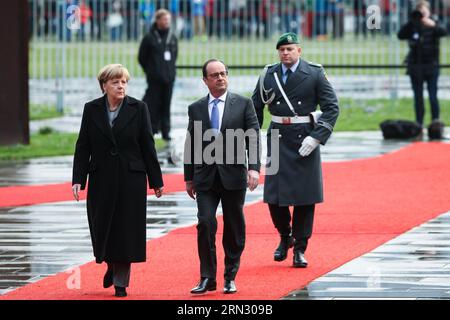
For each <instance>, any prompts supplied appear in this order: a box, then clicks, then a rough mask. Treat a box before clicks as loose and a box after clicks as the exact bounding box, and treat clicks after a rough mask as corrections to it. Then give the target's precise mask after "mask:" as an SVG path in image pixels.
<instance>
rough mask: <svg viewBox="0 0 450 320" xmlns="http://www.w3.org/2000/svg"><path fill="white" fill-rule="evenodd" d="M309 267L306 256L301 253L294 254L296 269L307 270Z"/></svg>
mask: <svg viewBox="0 0 450 320" xmlns="http://www.w3.org/2000/svg"><path fill="white" fill-rule="evenodd" d="M307 266H308V261H306V259H305V254H304V253H303V252H301V251H295V252H294V267H295V268H306V267H307Z"/></svg>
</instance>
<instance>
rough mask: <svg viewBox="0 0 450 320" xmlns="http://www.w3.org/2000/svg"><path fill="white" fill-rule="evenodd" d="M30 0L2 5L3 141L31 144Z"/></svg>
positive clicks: (0, 111)
mask: <svg viewBox="0 0 450 320" xmlns="http://www.w3.org/2000/svg"><path fill="white" fill-rule="evenodd" d="M28 23H29V11H28V1H27V0H14V1H2V5H1V6H0V43H2V45H1V49H0V70H1V73H0V77H1V84H0V145H12V144H17V143H22V144H29V142H30V130H29V124H28V121H29V112H28V41H29V33H28Z"/></svg>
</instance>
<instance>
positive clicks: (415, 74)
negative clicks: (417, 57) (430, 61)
mask: <svg viewBox="0 0 450 320" xmlns="http://www.w3.org/2000/svg"><path fill="white" fill-rule="evenodd" d="M408 73H409V76H410V78H411V85H412V88H413V91H414V109H415V112H416V121H417V122H418V123H420V124H421V125H423V119H424V116H425V107H424V99H423V84H424V82H426V83H427V89H428V96H429V99H430V106H431V119H432V120H437V119H439V101H438V98H437V91H438V77H439V67H437V66H433V65H424V66H420V65H419V66H411V67H409V68H408Z"/></svg>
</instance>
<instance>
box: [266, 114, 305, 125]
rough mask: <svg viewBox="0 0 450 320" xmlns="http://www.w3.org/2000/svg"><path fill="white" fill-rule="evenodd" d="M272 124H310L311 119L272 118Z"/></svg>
mask: <svg viewBox="0 0 450 320" xmlns="http://www.w3.org/2000/svg"><path fill="white" fill-rule="evenodd" d="M272 122H275V123H280V124H291V123H310V122H311V118H310V117H309V116H305V117H279V116H272Z"/></svg>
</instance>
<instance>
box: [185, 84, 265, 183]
mask: <svg viewBox="0 0 450 320" xmlns="http://www.w3.org/2000/svg"><path fill="white" fill-rule="evenodd" d="M208 97H209V96H206V97H204V98H202V99H200V100H198V101H196V102H194V103H193V104H191V105H190V106H189V111H188V115H189V125H188V132H187V137H186V144H185V162H184V163H185V165H184V180H185V181H193V182H194V187H195V189H196V190H197V191H199V190H200V191H206V190H208V189H210V188H211V187H212V185H213V183H214V179H215V176H216V173H217V171H218V172H219V174H220V178H221V181H222V184H223V187H224V188H225V189H227V190H238V189H245V188H246V187H247V167H248V169H249V170H256V171H258V172H259V169H260V166H261V163H260V139H259V124H258V118H257V116H256V112H255V109H254V107H253V103H252V101H251V100H250V99H248V98H245V97H242V96H240V95H238V94H234V93H231V92H228V94H227V98H226V101H225V109H224V113H223V118H222V124H221V127H220V133H219V134H218V135H217V137H215V138H213V139H211V140H212V141H210V140H209V139H206V136H205V132H206V131H207V130H208V129H211V122H210V119H209V113H208ZM249 129H250V130H249ZM247 130H248V131H247ZM239 133H245V134H246V135H245V138H243V139H241V138H236V136H238V134H239ZM233 135H236V136H233ZM242 136H243V135H242V134H241V137H242ZM203 137H205V139H203ZM203 140H208V141H203ZM220 147H221V148H222V150H223V153H220V152H219V151H218V150H219V149H220ZM213 149H214V151H215V152H210V151H211V150H213ZM203 154H214V155H215V161H214V162H213V163H211V162H209V161H208V160H207V159H205V158H204V157H203ZM196 157H197V159H196ZM195 160H197V161H195Z"/></svg>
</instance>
